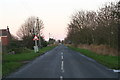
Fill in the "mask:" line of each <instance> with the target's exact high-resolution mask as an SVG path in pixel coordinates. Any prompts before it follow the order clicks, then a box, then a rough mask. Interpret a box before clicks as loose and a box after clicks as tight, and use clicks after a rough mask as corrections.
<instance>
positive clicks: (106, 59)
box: [69, 46, 120, 69]
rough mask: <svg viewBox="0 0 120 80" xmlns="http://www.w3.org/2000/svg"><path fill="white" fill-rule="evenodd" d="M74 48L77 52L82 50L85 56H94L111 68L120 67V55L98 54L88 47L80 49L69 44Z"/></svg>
mask: <svg viewBox="0 0 120 80" xmlns="http://www.w3.org/2000/svg"><path fill="white" fill-rule="evenodd" d="M69 48H71V49H72V50H75V51H77V52H80V53H82V54H84V55H85V56H88V57H90V58H93V59H94V60H96V61H97V62H99V63H101V64H103V65H105V66H107V67H109V68H111V69H120V64H118V61H119V60H120V56H110V55H102V54H97V53H95V52H92V51H90V50H87V49H80V48H75V47H71V46H69Z"/></svg>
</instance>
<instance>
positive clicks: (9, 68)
mask: <svg viewBox="0 0 120 80" xmlns="http://www.w3.org/2000/svg"><path fill="white" fill-rule="evenodd" d="M54 47H55V46H48V47H45V48H42V49H40V50H39V53H34V51H33V50H29V52H23V53H20V54H4V55H3V56H2V57H3V60H2V61H3V63H2V76H3V77H5V76H7V75H8V74H10V73H11V72H14V71H15V70H16V69H18V68H20V67H21V66H22V65H24V63H23V62H24V61H30V60H33V59H35V58H36V57H37V56H40V55H42V54H44V53H45V52H47V51H49V50H51V49H53V48H54Z"/></svg>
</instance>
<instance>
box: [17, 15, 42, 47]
mask: <svg viewBox="0 0 120 80" xmlns="http://www.w3.org/2000/svg"><path fill="white" fill-rule="evenodd" d="M43 26H44V25H43V21H42V20H39V18H38V17H34V16H32V17H29V18H28V19H27V20H26V21H25V23H24V24H22V25H21V27H20V28H19V30H18V32H17V36H18V37H19V38H20V39H22V40H23V42H24V45H26V46H28V47H29V45H30V44H29V43H30V42H31V43H32V44H31V46H30V47H32V46H33V44H34V43H33V41H32V39H33V37H34V35H35V33H37V36H39V38H40V35H41V34H42V29H43V28H44V27H43ZM35 31H36V32H35Z"/></svg>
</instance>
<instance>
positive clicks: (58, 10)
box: [0, 0, 118, 40]
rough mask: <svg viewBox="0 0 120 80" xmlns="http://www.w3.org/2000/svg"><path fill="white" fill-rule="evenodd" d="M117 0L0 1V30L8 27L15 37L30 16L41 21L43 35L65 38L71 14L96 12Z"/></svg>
mask: <svg viewBox="0 0 120 80" xmlns="http://www.w3.org/2000/svg"><path fill="white" fill-rule="evenodd" d="M116 1H118V0H0V29H3V28H6V26H9V28H10V32H11V33H12V34H13V35H16V32H17V30H18V29H19V27H20V26H21V25H22V24H23V23H24V21H25V20H26V19H27V18H28V17H30V16H36V17H39V18H40V19H41V20H43V23H44V27H45V28H44V30H43V35H44V36H45V39H46V40H48V36H49V33H51V37H54V38H55V39H61V40H62V39H64V38H65V37H66V30H67V29H66V27H67V24H68V23H69V21H70V17H71V15H72V14H73V13H75V12H76V11H80V10H97V9H98V8H100V7H102V6H103V5H104V4H106V3H108V2H116Z"/></svg>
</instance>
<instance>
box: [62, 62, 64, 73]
mask: <svg viewBox="0 0 120 80" xmlns="http://www.w3.org/2000/svg"><path fill="white" fill-rule="evenodd" d="M63 65H64V62H63V61H62V63H61V71H62V72H64V69H63Z"/></svg>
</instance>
